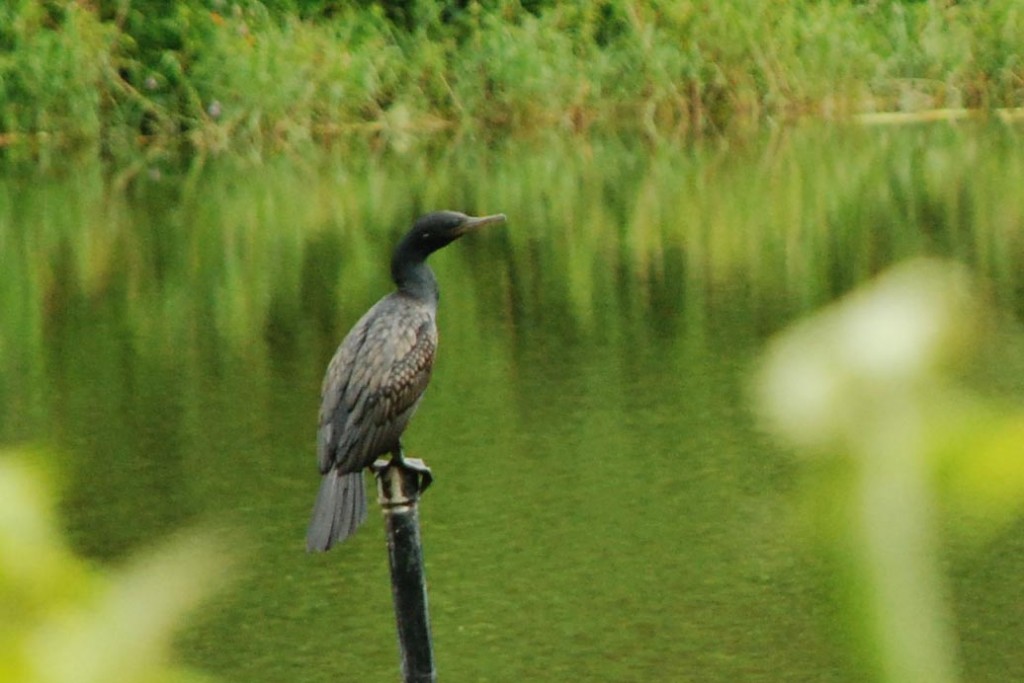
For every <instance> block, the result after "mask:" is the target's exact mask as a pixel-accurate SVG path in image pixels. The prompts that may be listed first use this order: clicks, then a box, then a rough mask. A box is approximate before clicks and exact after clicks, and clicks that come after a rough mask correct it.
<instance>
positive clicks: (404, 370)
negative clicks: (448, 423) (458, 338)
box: [317, 294, 437, 472]
mask: <svg viewBox="0 0 1024 683" xmlns="http://www.w3.org/2000/svg"><path fill="white" fill-rule="evenodd" d="M436 349H437V326H436V324H435V322H434V311H433V308H432V307H429V306H428V305H426V304H424V303H422V302H419V301H416V300H414V299H410V298H409V297H405V296H403V295H400V294H391V295H389V296H388V297H385V298H384V299H382V300H381V301H380V302H378V303H377V305H375V306H374V307H373V308H371V309H370V310H369V311H367V313H366V315H364V316H363V318H361V319H360V321H359V322H358V323H356V325H355V327H353V329H352V331H351V332H350V333H349V334H348V336H346V337H345V340H344V341H343V342H342V343H341V346H340V347H339V348H338V351H337V353H335V356H334V358H333V359H332V361H331V363H330V365H329V366H328V370H327V375H326V376H325V378H324V384H323V390H322V397H321V407H320V429H319V434H318V439H317V443H318V462H319V465H320V471H321V472H327V471H329V470H330V469H331V468H332V467H335V468H338V469H339V470H340V471H341V472H354V471H358V470H360V469H362V468H363V467H366V466H367V465H369V464H370V463H372V462H373V459H374V458H375V457H377V456H378V455H381V454H383V453H386V452H388V451H389V450H391V449H392V448H394V447H395V446H397V444H398V439H399V437H400V436H401V435H402V432H403V431H404V430H405V427H406V425H407V424H408V421H409V418H410V417H411V416H412V413H413V412H414V410H415V407H416V405H417V403H418V402H419V399H420V397H421V396H422V395H423V392H424V390H425V389H426V387H427V383H428V382H429V381H430V373H431V369H432V367H433V362H434V353H435V351H436Z"/></svg>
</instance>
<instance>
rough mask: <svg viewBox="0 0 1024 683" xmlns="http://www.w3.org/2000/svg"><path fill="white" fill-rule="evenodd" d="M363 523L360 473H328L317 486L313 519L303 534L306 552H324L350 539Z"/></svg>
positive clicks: (363, 506)
mask: <svg viewBox="0 0 1024 683" xmlns="http://www.w3.org/2000/svg"><path fill="white" fill-rule="evenodd" d="M365 521H366V490H365V489H364V488H363V473H362V471H359V472H351V473H349V474H341V473H339V472H338V470H331V471H330V472H328V473H327V474H325V475H324V478H323V481H322V482H320V493H318V494H317V496H316V504H315V505H314V506H313V519H312V520H311V521H310V523H309V531H308V532H306V550H308V551H310V552H313V551H314V550H320V551H323V550H327V549H328V548H330V547H331V546H332V545H334V544H335V543H340V542H341V541H344V540H345V539H346V538H348V537H349V536H351V535H352V532H354V531H355V530H356V529H358V528H359V525H360V524H362V523H363V522H365Z"/></svg>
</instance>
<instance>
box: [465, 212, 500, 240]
mask: <svg viewBox="0 0 1024 683" xmlns="http://www.w3.org/2000/svg"><path fill="white" fill-rule="evenodd" d="M504 222H505V214H503V213H496V214H494V215H491V216H480V217H479V218H478V217H476V216H469V217H467V218H466V220H465V221H464V222H463V223H462V225H460V226H459V227H458V228H457V229H456V231H455V234H456V235H465V234H466V233H467V232H470V231H472V230H477V229H479V228H482V227H484V226H485V225H490V224H491V223H504Z"/></svg>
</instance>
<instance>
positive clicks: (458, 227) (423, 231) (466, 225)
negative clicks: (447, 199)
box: [403, 211, 505, 258]
mask: <svg viewBox="0 0 1024 683" xmlns="http://www.w3.org/2000/svg"><path fill="white" fill-rule="evenodd" d="M504 220H505V214H503V213H496V214H494V215H491V216H480V217H476V216H467V215H466V214H464V213H459V212H458V211H434V212H433V213H428V214H426V215H424V216H420V217H419V218H418V219H416V222H415V223H413V226H412V229H411V230H410V231H409V233H408V234H407V235H406V236H405V239H404V240H403V242H404V243H405V244H406V245H407V246H408V247H409V248H410V249H411V250H412V251H414V252H417V253H419V254H422V256H423V257H424V258H425V257H426V256H428V255H430V254H432V253H434V252H435V251H437V250H438V249H440V248H442V247H445V246H448V245H449V244H451V243H452V242H454V241H455V240H457V239H458V238H460V237H462V236H463V235H465V234H466V233H467V232H471V231H473V230H476V229H478V228H482V227H484V226H485V225H490V224H491V223H501V222H503V221H504Z"/></svg>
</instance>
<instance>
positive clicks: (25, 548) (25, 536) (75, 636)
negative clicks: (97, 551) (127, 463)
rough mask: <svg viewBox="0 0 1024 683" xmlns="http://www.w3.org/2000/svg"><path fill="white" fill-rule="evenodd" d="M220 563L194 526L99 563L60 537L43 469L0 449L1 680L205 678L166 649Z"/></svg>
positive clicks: (69, 682)
mask: <svg viewBox="0 0 1024 683" xmlns="http://www.w3.org/2000/svg"><path fill="white" fill-rule="evenodd" d="M226 562H227V561H226V558H225V557H224V556H223V555H222V554H221V553H220V552H218V550H217V544H216V543H215V539H214V536H213V535H212V534H210V533H205V532H193V533H190V534H187V535H181V536H180V537H177V538H174V539H172V540H171V541H169V542H167V543H165V544H164V545H162V546H160V547H158V548H156V549H155V550H152V551H150V552H149V553H146V554H144V555H142V556H140V557H138V558H136V559H135V560H133V561H132V562H130V563H129V564H128V565H127V566H126V567H124V568H122V569H120V570H118V571H116V572H113V573H112V574H107V573H103V572H100V571H99V570H97V569H95V568H94V567H92V566H90V565H89V564H88V563H86V562H84V561H83V560H81V559H79V558H77V557H75V556H74V554H73V553H72V552H71V551H70V550H69V549H68V547H67V546H66V544H65V543H64V541H63V539H62V537H61V535H60V530H59V527H58V525H57V523H56V519H55V515H54V509H53V500H52V494H51V487H50V486H49V483H48V481H47V480H46V477H45V476H44V475H42V474H41V472H40V471H39V470H38V469H36V468H33V467H32V466H31V465H30V464H29V463H28V461H27V460H26V459H24V458H23V457H18V456H17V455H15V454H13V453H9V452H8V453H0V683H37V682H38V683H65V682H66V683H100V682H102V683H148V682H154V683H157V682H159V683H164V682H171V681H176V682H185V681H201V680H206V679H205V678H204V677H203V676H201V675H199V674H197V673H195V672H192V671H189V670H187V669H184V668H182V667H180V666H176V665H174V664H172V663H171V662H170V658H169V656H168V651H169V649H170V643H171V639H172V636H173V628H174V626H175V624H176V623H178V622H179V621H180V620H181V618H182V617H183V616H184V615H185V613H186V612H188V611H189V610H191V609H193V608H194V607H195V606H196V605H197V604H198V603H199V601H200V600H201V599H202V598H203V597H204V596H205V595H207V594H208V592H209V591H210V589H211V588H212V587H213V584H214V583H215V578H216V577H217V576H218V575H221V574H222V573H223V571H224V569H225V567H226Z"/></svg>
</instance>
